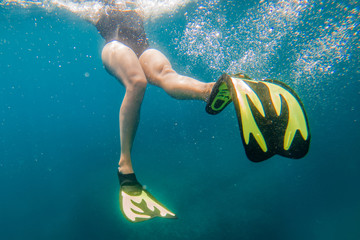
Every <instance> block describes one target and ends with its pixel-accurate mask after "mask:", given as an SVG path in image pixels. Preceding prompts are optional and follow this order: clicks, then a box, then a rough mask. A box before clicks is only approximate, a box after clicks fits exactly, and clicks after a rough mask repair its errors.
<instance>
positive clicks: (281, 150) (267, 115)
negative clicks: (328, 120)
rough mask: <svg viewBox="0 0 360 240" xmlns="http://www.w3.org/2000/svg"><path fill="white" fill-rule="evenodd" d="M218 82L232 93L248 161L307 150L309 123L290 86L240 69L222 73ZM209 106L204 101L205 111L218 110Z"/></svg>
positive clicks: (301, 154) (296, 154) (292, 155)
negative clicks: (254, 75) (256, 77)
mask: <svg viewBox="0 0 360 240" xmlns="http://www.w3.org/2000/svg"><path fill="white" fill-rule="evenodd" d="M217 85H220V86H222V85H226V87H223V89H227V91H228V92H229V94H228V95H230V96H231V97H230V99H231V100H232V102H233V103H234V106H235V110H236V114H237V117H238V122H239V128H240V133H241V137H242V141H243V144H244V147H245V152H246V155H247V157H248V158H249V159H250V160H251V161H254V162H260V161H263V160H266V159H268V158H270V157H272V156H274V155H275V154H279V155H281V156H284V157H288V158H302V157H304V156H305V155H306V154H307V152H308V150H309V146H310V129H309V123H308V120H307V116H306V112H305V108H304V106H303V104H302V102H301V100H300V98H299V97H298V95H297V94H296V93H295V91H294V90H292V89H291V88H290V87H289V86H287V85H286V84H284V83H282V82H280V81H276V80H270V79H267V80H263V81H256V80H252V79H250V78H249V77H248V76H246V75H244V74H241V73H238V74H235V75H231V76H230V75H228V74H223V75H222V76H221V77H220V79H219V80H218V81H217V83H216V84H215V86H217ZM213 91H214V90H213ZM218 92H220V91H218ZM221 95H224V94H221ZM210 99H216V97H212V98H210ZM220 99H221V98H220ZM226 99H228V98H226ZM231 100H230V101H231ZM228 103H229V101H228ZM228 103H227V104H228ZM215 105H216V104H215ZM224 105H225V104H219V106H223V107H224ZM208 106H212V104H208V105H207V108H206V111H207V112H208V113H210V114H214V113H212V112H215V113H217V112H216V110H217V109H218V108H210V111H209V110H208ZM225 106H226V105H225ZM223 107H222V109H223ZM222 109H220V110H222Z"/></svg>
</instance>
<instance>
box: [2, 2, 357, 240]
mask: <svg viewBox="0 0 360 240" xmlns="http://www.w3.org/2000/svg"><path fill="white" fill-rule="evenodd" d="M359 8H360V7H359V3H358V1H351V0H349V1H329V0H324V1H308V2H304V1H295V0H294V1H288V2H281V1H271V2H263V1H260V2H259V1H247V2H246V3H240V1H209V0H201V1H198V2H197V3H190V4H188V5H187V6H186V7H184V8H181V9H178V11H176V12H174V13H172V14H171V15H170V16H169V15H164V16H161V17H158V18H155V19H152V20H151V21H148V22H147V24H146V29H147V32H148V37H149V39H150V42H151V44H152V46H153V47H156V48H158V49H160V50H162V51H163V52H164V53H165V54H166V55H167V56H168V57H169V59H170V60H171V61H172V63H173V66H174V68H175V69H176V70H177V71H178V72H180V73H182V74H186V75H189V76H192V77H196V78H198V79H200V80H202V81H208V82H210V81H214V80H215V79H216V78H217V77H218V76H219V75H220V74H221V73H222V72H224V71H226V72H236V71H242V72H246V73H247V74H248V75H250V76H252V77H255V78H258V79H261V78H265V77H267V78H277V79H280V80H282V81H283V82H285V83H287V84H289V85H290V86H291V87H293V88H294V89H295V90H296V91H297V92H298V94H299V96H300V97H301V99H302V100H303V103H304V105H305V107H306V109H307V113H308V118H309V121H310V127H311V133H312V142H311V146H310V151H309V153H308V155H307V156H306V157H305V158H303V159H300V160H291V159H285V158H282V157H273V158H271V159H269V160H267V161H265V162H262V163H257V164H256V163H252V162H250V161H249V160H247V158H246V156H245V153H244V149H243V147H242V144H241V139H240V134H239V130H238V125H237V120H236V116H235V113H234V108H233V107H232V106H230V107H228V108H227V109H226V110H225V111H224V112H223V113H221V114H220V115H217V116H210V115H208V114H206V113H205V111H204V107H205V104H204V103H202V102H199V101H180V100H174V99H172V98H170V97H169V96H167V95H166V94H165V93H164V92H163V91H162V90H161V89H159V88H157V87H154V86H150V85H149V86H148V89H147V92H146V96H145V99H144V103H143V107H142V112H141V123H140V126H139V130H138V134H137V137H136V140H135V143H134V148H133V161H134V168H135V171H136V173H137V176H138V178H139V180H140V182H141V183H142V184H144V185H146V186H147V189H148V190H149V191H151V192H152V193H153V194H154V195H155V196H156V197H157V198H158V199H159V200H160V201H162V202H163V203H165V205H166V206H167V207H169V208H170V209H171V210H173V211H174V212H175V213H176V214H177V215H178V217H179V219H177V220H167V219H154V220H151V221H147V222H143V223H139V224H131V223H129V222H127V221H126V220H125V219H124V218H123V217H122V215H121V212H120V210H119V206H118V188H119V186H118V181H117V176H116V167H117V162H118V159H119V151H120V147H119V135H118V110H119V107H120V104H121V101H122V97H123V95H124V88H123V87H122V86H121V85H120V84H119V83H118V82H117V81H116V80H115V79H114V78H113V77H111V76H110V75H109V74H107V72H106V71H105V70H104V68H103V67H102V63H101V59H100V52H101V47H102V46H103V44H104V41H103V39H101V37H100V35H99V34H98V33H97V31H96V29H95V28H94V27H93V26H91V25H90V24H88V23H86V22H85V21H82V20H81V19H79V18H77V17H76V16H74V15H72V14H70V13H67V12H65V11H52V12H46V11H44V10H42V9H39V8H27V9H22V8H20V7H16V6H2V7H0V23H1V24H0V103H1V104H0V239H207V240H208V239H249V240H250V239H251V240H255V239H276V240H283V239H284V240H288V239H292V240H302V239H317V240H322V239H326V240H329V239H345V240H357V239H360V228H359V226H360V190H359V186H358V185H359V183H360V158H359V156H358V155H359V153H358V151H357V150H358V149H359V146H360V138H359V136H360V110H359V108H360V67H359V66H360V64H359V63H360V61H359V60H360V59H359V58H360V57H359V56H360V47H359V36H360V35H359V32H360V31H359V23H360V16H359Z"/></svg>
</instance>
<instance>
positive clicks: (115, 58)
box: [101, 41, 146, 87]
mask: <svg viewBox="0 0 360 240" xmlns="http://www.w3.org/2000/svg"><path fill="white" fill-rule="evenodd" d="M101 59H102V61H103V64H104V66H105V68H106V70H107V71H108V72H109V73H110V74H112V75H113V76H115V77H116V78H117V79H118V80H119V81H120V82H121V83H122V84H124V85H125V87H128V86H130V85H133V84H136V83H139V82H140V83H141V82H145V84H146V78H145V74H144V72H143V70H142V67H141V65H140V62H139V59H138V57H137V56H136V54H135V53H134V51H133V50H131V49H130V48H129V47H127V46H126V45H124V44H123V43H121V42H118V41H112V42H109V43H107V44H106V45H105V46H104V48H103V50H102V53H101Z"/></svg>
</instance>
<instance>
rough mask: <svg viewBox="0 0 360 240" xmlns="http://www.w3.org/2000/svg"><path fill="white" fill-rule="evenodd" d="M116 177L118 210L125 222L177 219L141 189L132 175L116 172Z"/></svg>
mask: <svg viewBox="0 0 360 240" xmlns="http://www.w3.org/2000/svg"><path fill="white" fill-rule="evenodd" d="M118 177H119V182H120V193H119V203H120V208H121V212H122V213H123V215H124V217H125V218H126V219H127V220H129V221H130V222H142V221H146V220H149V219H151V218H154V217H163V218H177V217H176V215H175V214H174V213H172V212H171V211H170V210H168V209H167V208H166V207H165V206H164V205H162V204H161V203H160V202H159V201H158V200H156V199H155V197H153V196H152V195H151V194H150V193H149V192H148V191H146V190H145V189H144V188H143V187H142V185H141V184H140V183H139V182H138V181H137V179H136V176H135V174H134V173H132V174H121V173H119V172H118Z"/></svg>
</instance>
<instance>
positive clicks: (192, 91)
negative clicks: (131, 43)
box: [140, 49, 214, 101]
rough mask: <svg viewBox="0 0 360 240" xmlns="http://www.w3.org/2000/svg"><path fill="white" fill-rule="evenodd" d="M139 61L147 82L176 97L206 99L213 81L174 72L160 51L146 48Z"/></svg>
mask: <svg viewBox="0 0 360 240" xmlns="http://www.w3.org/2000/svg"><path fill="white" fill-rule="evenodd" d="M140 63H141V66H142V69H143V70H144V73H145V75H146V77H147V79H148V81H149V83H151V84H153V85H156V86H158V87H161V88H162V89H164V90H165V91H166V92H167V93H168V94H169V95H170V96H172V97H174V98H176V99H198V100H204V101H207V100H208V98H209V96H210V93H211V90H212V87H213V86H214V83H204V82H200V81H198V80H195V79H193V78H190V77H186V76H182V75H179V74H178V73H176V72H175V71H174V70H173V69H172V67H171V64H170V62H169V60H168V59H167V58H166V57H165V56H164V54H162V53H161V52H160V51H158V50H155V49H148V50H146V51H145V52H144V53H143V54H142V55H141V56H140Z"/></svg>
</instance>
